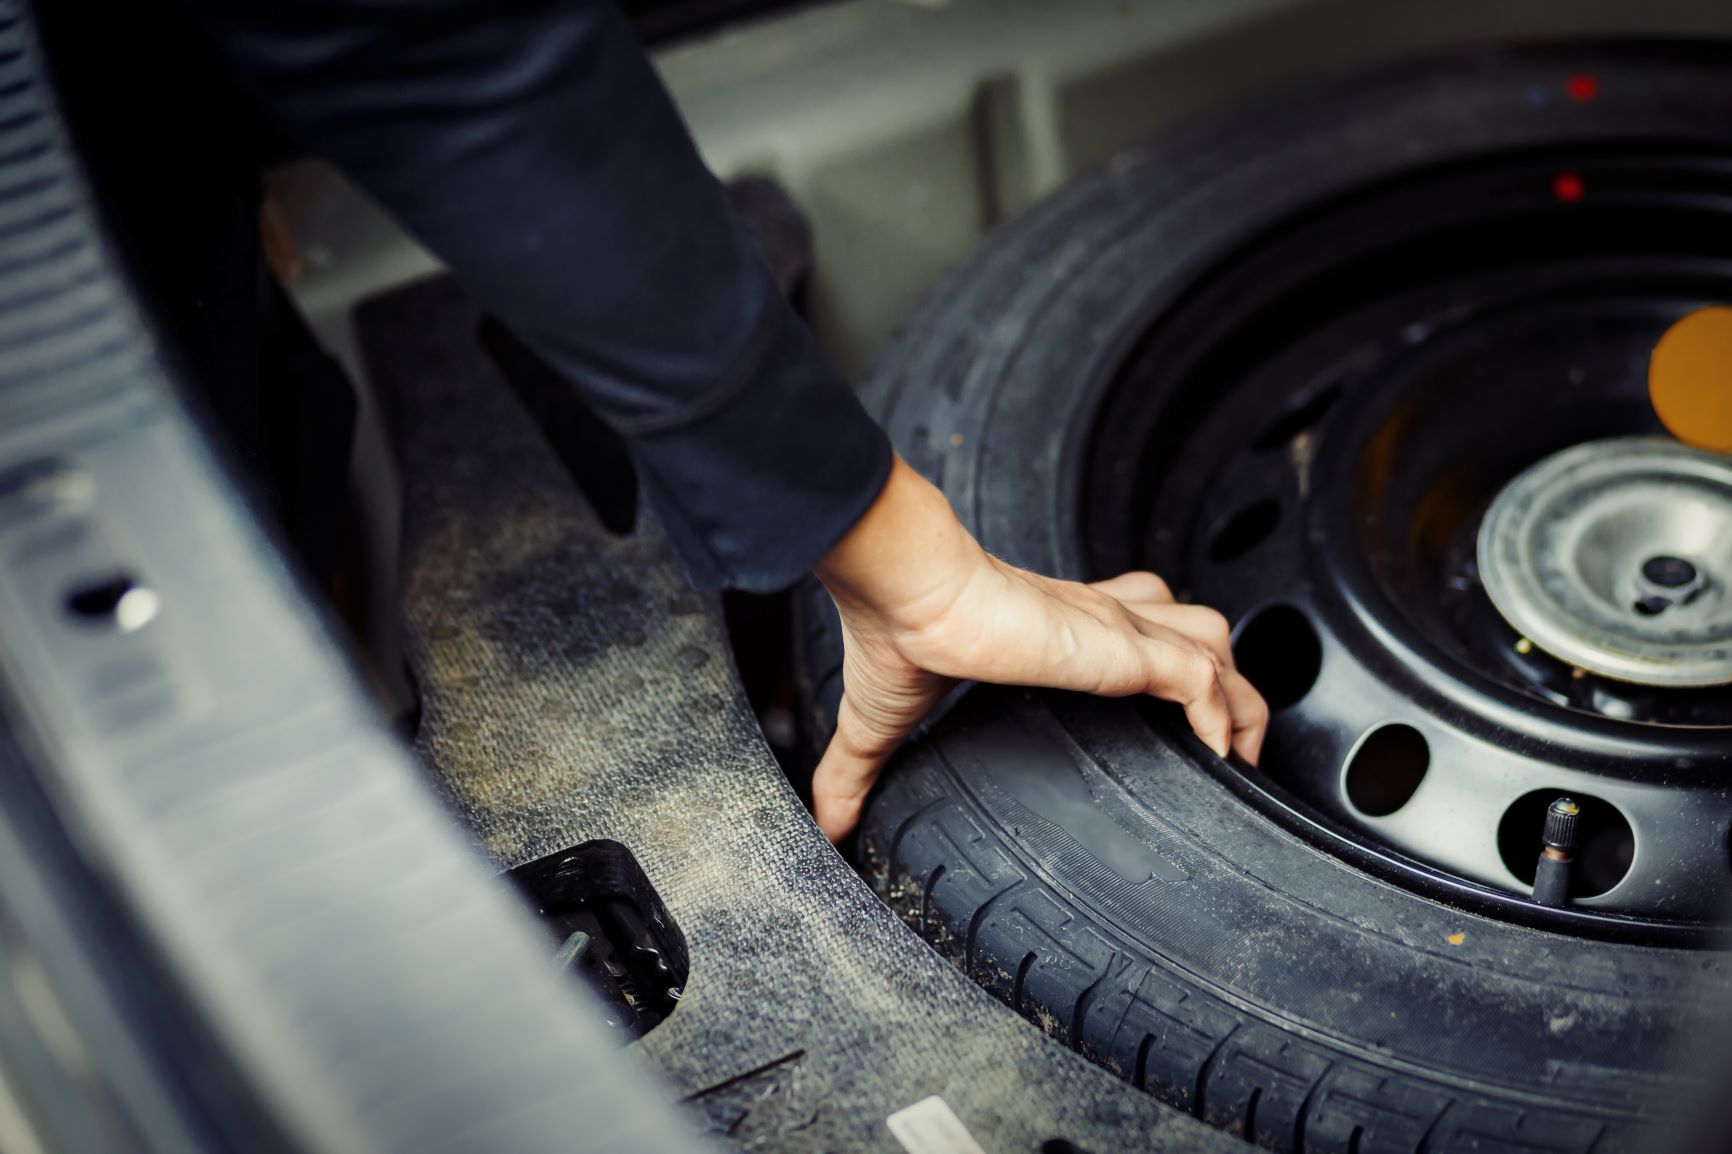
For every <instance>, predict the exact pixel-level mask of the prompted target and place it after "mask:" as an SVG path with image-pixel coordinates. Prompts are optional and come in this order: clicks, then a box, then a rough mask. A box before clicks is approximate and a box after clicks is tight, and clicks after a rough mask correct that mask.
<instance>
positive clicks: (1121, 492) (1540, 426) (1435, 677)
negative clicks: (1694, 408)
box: [1084, 147, 1732, 933]
mask: <svg viewBox="0 0 1732 1154" xmlns="http://www.w3.org/2000/svg"><path fill="white" fill-rule="evenodd" d="M1727 299H1732V164H1729V163H1728V160H1727V159H1726V158H1725V157H1721V156H1718V155H1712V154H1707V153H1703V152H1701V151H1700V150H1683V149H1679V150H1667V149H1663V148H1657V147H1646V148H1642V149H1632V148H1603V149H1586V148H1577V149H1572V150H1570V151H1568V152H1563V151H1559V152H1550V153H1542V152H1528V153H1520V154H1508V155H1503V156H1498V157H1492V158H1486V159H1481V160H1476V161H1474V162H1471V163H1465V164H1462V165H1459V166H1456V167H1453V168H1449V169H1442V170H1433V171H1429V172H1425V173H1421V174H1416V175H1414V176H1413V177H1410V178H1407V179H1404V180H1402V181H1399V182H1394V183H1391V184H1389V185H1386V186H1383V187H1380V188H1377V189H1373V190H1369V191H1366V192H1364V193H1361V194H1359V195H1356V196H1354V197H1351V198H1346V199H1343V200H1341V201H1339V202H1336V203H1333V204H1330V205H1325V206H1320V207H1316V208H1313V209H1311V210H1309V211H1308V212H1306V213H1305V214H1304V215H1303V216H1301V217H1298V218H1295V219H1294V220H1291V221H1289V222H1287V223H1286V224H1285V225H1283V226H1281V227H1279V228H1277V229H1275V230H1272V231H1271V232H1270V233H1268V234H1266V235H1264V236H1262V237H1259V238H1257V239H1256V240H1254V241H1253V242H1251V243H1250V244H1248V245H1246V246H1245V247H1244V248H1243V249H1242V250H1241V251H1239V252H1238V253H1236V254H1234V255H1233V256H1231V257H1230V258H1229V259H1227V260H1226V261H1224V262H1223V263H1222V265H1221V266H1220V267H1218V268H1217V269H1216V270H1215V271H1214V272H1212V273H1211V274H1210V275H1209V276H1208V277H1206V278H1205V279H1204V280H1203V281H1202V282H1200V283H1199V284H1198V285H1197V286H1196V288H1195V289H1194V291H1193V292H1191V293H1190V294H1189V295H1188V296H1187V298H1186V299H1185V300H1184V301H1183V302H1182V303H1181V304H1180V305H1179V306H1178V307H1177V308H1175V309H1174V310H1173V311H1172V312H1171V313H1170V314H1169V315H1168V316H1167V317H1165V318H1163V319H1162V321H1161V322H1160V323H1159V324H1158V325H1157V326H1156V327H1155V328H1154V329H1153V330H1152V331H1151V332H1150V333H1149V334H1148V336H1147V337H1146V339H1145V340H1144V341H1143V342H1142V344H1141V346H1140V347H1139V349H1138V350H1137V351H1136V352H1135V353H1134V354H1133V355H1132V356H1131V358H1130V359H1129V360H1128V361H1127V363H1126V365H1125V366H1124V369H1123V371H1122V372H1121V374H1120V376H1119V379H1118V381H1117V383H1116V385H1115V387H1114V389H1113V391H1112V393H1111V395H1110V397H1109V400H1108V402H1107V403H1106V404H1105V405H1104V406H1103V409H1102V415H1101V417H1100V419H1099V423H1098V425H1097V432H1096V437H1095V444H1094V450H1095V451H1094V453H1093V454H1092V456H1091V462H1092V463H1091V468H1090V473H1089V475H1088V477H1087V478H1086V479H1085V503H1084V516H1085V520H1086V529H1087V533H1086V537H1087V540H1088V541H1089V543H1090V555H1089V562H1090V564H1091V565H1092V567H1093V568H1094V569H1095V570H1096V571H1097V572H1099V573H1103V574H1104V573H1107V572H1113V571H1118V570H1120V569H1123V568H1128V567H1140V566H1146V567H1150V568H1154V569H1156V570H1157V571H1159V572H1162V573H1163V574H1165V575H1167V576H1168V577H1169V579H1170V580H1172V581H1173V583H1174V585H1175V586H1176V587H1178V588H1179V589H1180V590H1181V591H1182V593H1184V594H1186V595H1189V596H1191V597H1193V598H1194V599H1196V600H1199V601H1204V602H1207V603H1210V604H1214V605H1216V606H1217V607H1219V608H1221V609H1222V610H1223V612H1225V613H1227V615H1228V616H1229V618H1230V620H1232V621H1233V623H1234V625H1235V645H1236V650H1237V652H1238V654H1239V658H1240V662H1241V665H1242V667H1244V668H1245V669H1246V671H1247V674H1248V675H1249V676H1250V677H1251V679H1252V680H1253V681H1254V682H1256V683H1257V684H1259V686H1260V688H1263V689H1264V691H1265V694H1266V696H1268V697H1269V699H1270V701H1271V705H1272V707H1273V708H1275V717H1274V719H1273V722H1272V725H1271V731H1270V737H1269V742H1268V745H1267V747H1266V750H1267V752H1266V755H1265V758H1264V762H1263V772H1261V773H1259V772H1257V771H1250V770H1248V769H1246V768H1245V767H1238V768H1229V769H1227V770H1225V771H1224V772H1226V773H1228V774H1230V775H1233V776H1234V777H1235V780H1234V781H1233V782H1232V783H1231V784H1234V785H1235V786H1236V787H1238V788H1240V789H1241V790H1242V792H1244V793H1245V795H1246V796H1247V797H1249V798H1250V799H1251V800H1253V801H1254V802H1255V803H1256V804H1258V805H1260V806H1263V807H1264V808H1267V809H1270V810H1271V811H1275V810H1280V811H1282V812H1281V813H1280V814H1279V815H1278V816H1281V817H1282V818H1283V820H1286V821H1288V822H1289V823H1290V824H1295V823H1297V824H1299V825H1303V826H1304V827H1305V828H1306V830H1307V831H1308V833H1309V834H1311V835H1312V836H1315V837H1317V838H1318V839H1319V840H1321V841H1323V842H1325V843H1327V844H1328V845H1329V846H1330V847H1331V848H1333V849H1336V850H1337V851H1339V852H1341V853H1343V855H1344V856H1348V857H1352V858H1354V859H1355V860H1356V861H1360V862H1361V863H1363V862H1364V861H1365V860H1366V858H1367V856H1368V855H1369V856H1370V857H1374V858H1376V859H1377V860H1378V861H1381V862H1385V863H1390V862H1393V863H1398V864H1400V865H1401V867H1402V869H1403V870H1405V871H1406V873H1405V875H1404V876H1405V877H1406V880H1410V881H1413V882H1414V883H1415V884H1432V883H1439V884H1444V885H1446V886H1448V887H1450V888H1451V890H1452V892H1455V893H1460V892H1467V891H1471V892H1474V893H1478V894H1482V895H1483V896H1484V897H1485V898H1486V901H1487V903H1489V905H1490V906H1492V907H1495V908H1497V909H1499V910H1501V911H1503V912H1505V913H1509V914H1511V915H1512V916H1517V917H1520V918H1524V919H1529V920H1533V919H1537V920H1539V921H1541V922H1543V923H1544V924H1548V925H1558V926H1569V927H1573V928H1576V929H1578V930H1582V931H1584V932H1599V931H1601V930H1604V929H1606V928H1607V927H1608V926H1611V927H1613V928H1615V929H1616V930H1617V931H1618V932H1625V931H1631V932H1638V933H1640V932H1642V931H1644V930H1652V931H1654V932H1656V933H1668V932H1670V931H1673V930H1676V929H1677V928H1679V927H1682V926H1689V925H1693V924H1699V923H1701V922H1702V921H1704V920H1705V919H1708V918H1711V917H1713V916H1714V915H1715V913H1716V906H1717V903H1718V899H1719V897H1720V896H1721V895H1722V894H1723V893H1724V892H1725V889H1726V886H1727V883H1728V881H1729V880H1732V863H1729V857H1728V852H1727V830H1728V828H1729V826H1732V801H1728V800H1727V798H1726V797H1725V796H1724V790H1723V781H1722V780H1721V776H1722V774H1723V772H1724V769H1725V765H1726V762H1727V759H1728V755H1729V753H1732V693H1729V692H1728V691H1726V690H1725V689H1723V688H1714V687H1709V688H1704V687H1700V686H1697V687H1676V686H1667V685H1635V684H1630V683H1628V682H1627V681H1619V680H1614V679H1612V678H1608V677H1605V676H1602V675H1601V674H1598V673H1594V672H1588V671H1585V670H1580V671H1579V667H1573V666H1572V664H1571V663H1568V662H1565V661H1560V660H1559V659H1558V658H1556V657H1553V656H1551V655H1550V654H1548V653H1547V652H1546V650H1545V649H1544V648H1541V647H1538V646H1535V645H1534V644H1532V642H1531V641H1529V640H1527V639H1524V638H1523V636H1522V635H1521V634H1520V633H1518V632H1517V631H1516V630H1515V629H1513V628H1511V626H1510V625H1509V623H1508V622H1507V621H1506V620H1505V618H1504V615H1503V614H1501V613H1500V612H1499V611H1498V610H1497V608H1496V607H1495V605H1494V604H1493V601H1492V599H1491V598H1490V597H1489V596H1488V595H1487V593H1486V590H1485V587H1484V583H1483V582H1482V581H1481V579H1480V575H1479V572H1478V564H1477V555H1476V543H1477V533H1478V529H1479V527H1480V525H1481V523H1482V520H1483V515H1484V513H1485V511H1486V510H1487V509H1488V508H1489V507H1490V506H1491V505H1492V504H1493V502H1494V501H1495V500H1496V499H1497V497H1498V496H1499V494H1500V493H1502V492H1504V491H1505V490H1506V488H1507V487H1508V486H1509V485H1510V483H1511V482H1512V480H1513V479H1514V478H1516V477H1517V476H1518V475H1520V474H1521V473H1523V471H1524V470H1527V469H1531V468H1533V467H1534V466H1535V465H1536V463H1537V462H1539V461H1541V460H1543V459H1544V458H1547V457H1549V456H1551V455H1553V454H1556V453H1559V452H1563V451H1566V450H1568V449H1570V448H1571V447H1572V446H1576V445H1579V444H1582V443H1584V442H1588V441H1596V440H1601V439H1605V438H1623V437H1630V436H1644V435H1647V436H1652V435H1656V434H1659V433H1661V432H1662V430H1661V429H1660V427H1659V425H1658V422H1657V420H1656V419H1655V417H1654V415H1653V413H1652V410H1651V408H1650V407H1649V406H1648V404H1647V401H1646V395H1645V366H1646V361H1647V354H1648V352H1649V350H1651V348H1652V346H1653V343H1654V342H1655V341H1656V340H1657V339H1658V338H1659V336H1660V334H1661V333H1662V332H1664V330H1665V328H1666V326H1667V325H1668V324H1669V323H1670V322H1671V321H1672V320H1675V319H1676V318H1677V317H1678V316H1680V315H1682V314H1683V313H1685V312H1687V311H1689V310H1690V309H1692V308H1694V307H1697V306H1699V305H1701V304H1705V303H1710V302H1715V301H1721V300H1727ZM1662 576H1667V574H1662ZM1563 794H1569V795H1570V796H1572V797H1578V798H1579V799H1581V800H1582V801H1583V808H1584V813H1583V821H1584V829H1585V830H1586V838H1585V840H1584V843H1583V849H1582V852H1581V854H1580V855H1579V858H1580V861H1579V864H1578V866H1577V870H1576V885H1575V887H1574V891H1573V892H1574V905H1573V906H1572V907H1570V908H1568V909H1565V910H1561V911H1549V910H1548V911H1540V910H1535V909H1532V908H1528V907H1526V906H1525V905H1524V902H1525V898H1524V894H1525V892H1526V887H1527V886H1528V885H1530V884H1531V879H1532V876H1533V875H1532V869H1533V862H1534V861H1535V860H1537V858H1538V854H1539V850H1540V843H1539V835H1540V828H1541V825H1542V824H1543V821H1544V808H1545V805H1546V804H1547V803H1549V801H1550V800H1551V799H1552V798H1553V797H1556V796H1560V795H1563ZM1529 843H1531V848H1530V847H1529ZM1408 867H1411V868H1408ZM1398 872H1400V871H1398Z"/></svg>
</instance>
